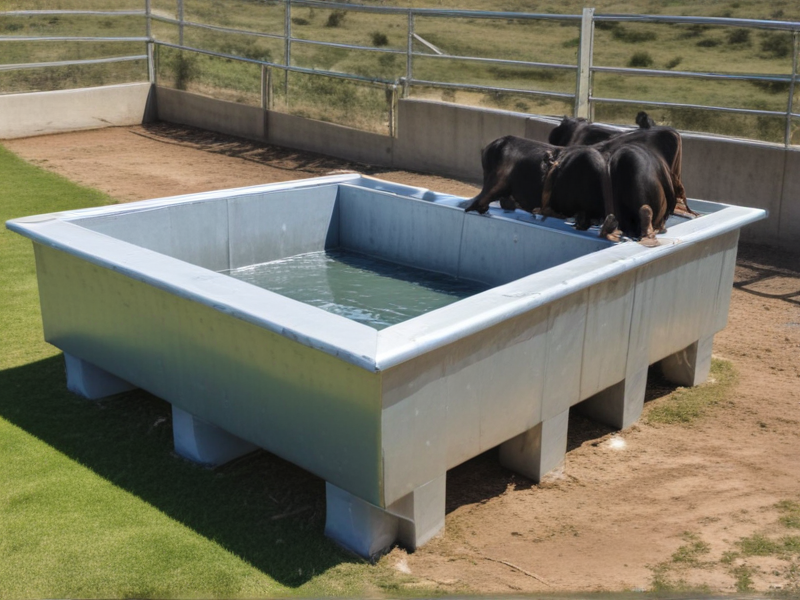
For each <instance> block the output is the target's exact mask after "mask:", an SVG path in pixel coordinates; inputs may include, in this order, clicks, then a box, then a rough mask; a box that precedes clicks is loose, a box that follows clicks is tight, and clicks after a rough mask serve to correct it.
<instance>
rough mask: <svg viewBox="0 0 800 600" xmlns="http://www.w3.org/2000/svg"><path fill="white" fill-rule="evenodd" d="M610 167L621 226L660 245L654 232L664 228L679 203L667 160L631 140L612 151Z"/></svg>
mask: <svg viewBox="0 0 800 600" xmlns="http://www.w3.org/2000/svg"><path fill="white" fill-rule="evenodd" d="M608 168H609V172H610V178H611V189H612V192H613V212H614V215H615V216H616V217H617V220H618V222H619V228H620V229H621V230H622V232H623V233H624V234H625V235H627V236H630V237H634V238H641V242H642V243H643V244H645V245H648V246H652V245H657V244H658V242H656V239H655V233H656V232H658V231H664V230H665V225H666V221H667V217H669V215H671V214H672V212H673V211H674V210H675V204H676V197H675V190H674V188H673V186H672V174H671V172H670V169H669V167H668V166H667V163H666V162H665V161H664V159H663V158H662V157H661V156H660V155H659V154H657V153H654V152H652V150H651V148H649V147H647V146H644V145H642V144H638V143H629V144H622V145H620V146H618V147H616V148H615V149H614V150H613V152H611V155H610V157H609V160H608Z"/></svg>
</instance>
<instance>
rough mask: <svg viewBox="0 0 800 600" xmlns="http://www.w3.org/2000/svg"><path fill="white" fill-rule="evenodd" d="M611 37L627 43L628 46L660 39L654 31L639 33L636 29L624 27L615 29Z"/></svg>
mask: <svg viewBox="0 0 800 600" xmlns="http://www.w3.org/2000/svg"><path fill="white" fill-rule="evenodd" d="M611 35H612V36H613V37H614V39H615V40H619V41H620V42H625V43H626V44H641V43H642V42H651V41H653V40H655V39H656V38H657V37H658V36H656V34H655V32H654V31H637V30H635V29H625V28H623V27H615V28H614V29H612V30H611Z"/></svg>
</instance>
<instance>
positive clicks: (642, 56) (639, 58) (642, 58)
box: [628, 52, 653, 67]
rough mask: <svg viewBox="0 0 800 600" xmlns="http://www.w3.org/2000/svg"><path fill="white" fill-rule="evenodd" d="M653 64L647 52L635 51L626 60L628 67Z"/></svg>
mask: <svg viewBox="0 0 800 600" xmlns="http://www.w3.org/2000/svg"><path fill="white" fill-rule="evenodd" d="M652 65H653V57H652V56H650V53H649V52H636V53H635V54H634V55H633V56H631V59H630V60H629V61H628V66H629V67H651V66H652Z"/></svg>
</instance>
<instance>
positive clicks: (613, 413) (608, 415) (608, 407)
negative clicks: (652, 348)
mask: <svg viewBox="0 0 800 600" xmlns="http://www.w3.org/2000/svg"><path fill="white" fill-rule="evenodd" d="M646 387H647V366H645V367H643V368H639V369H636V370H631V371H630V372H629V374H628V376H627V377H626V378H625V379H623V380H622V381H620V382H619V383H616V384H614V385H612V386H611V387H609V388H606V389H605V390H603V391H602V392H599V393H597V394H595V395H594V396H592V397H591V398H588V399H587V400H584V401H583V402H581V403H580V404H578V405H577V406H576V408H577V409H578V410H579V411H580V413H581V414H583V415H585V416H587V417H588V418H590V419H592V420H594V421H598V422H599V423H604V424H606V425H608V426H609V427H615V428H616V429H625V428H626V427H629V426H630V425H632V424H633V423H635V422H636V421H637V420H638V419H639V416H640V415H641V414H642V408H643V407H644V392H645V388H646Z"/></svg>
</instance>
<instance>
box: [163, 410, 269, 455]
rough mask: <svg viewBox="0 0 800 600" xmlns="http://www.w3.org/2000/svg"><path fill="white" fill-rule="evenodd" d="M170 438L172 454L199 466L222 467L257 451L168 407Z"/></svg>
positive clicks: (223, 432)
mask: <svg viewBox="0 0 800 600" xmlns="http://www.w3.org/2000/svg"><path fill="white" fill-rule="evenodd" d="M172 436H173V440H174V443H175V452H177V453H178V454H180V455H181V456H183V457H184V458H188V459H189V460H191V461H194V462H197V463H200V464H203V465H212V466H217V465H222V464H225V463H226V462H229V461H231V460H233V459H234V458H238V457H240V456H244V455H245V454H249V453H250V452H253V451H254V450H257V449H258V446H256V445H255V444H251V443H250V442H246V441H245V440H243V439H241V438H239V437H236V436H235V435H233V434H231V433H228V432H227V431H225V430H224V429H220V428H219V427H217V426H216V425H212V424H211V423H207V422H205V421H203V420H201V419H198V418H197V417H195V416H194V415H193V414H191V413H188V412H186V411H185V410H181V409H180V408H178V407H177V406H173V407H172Z"/></svg>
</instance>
